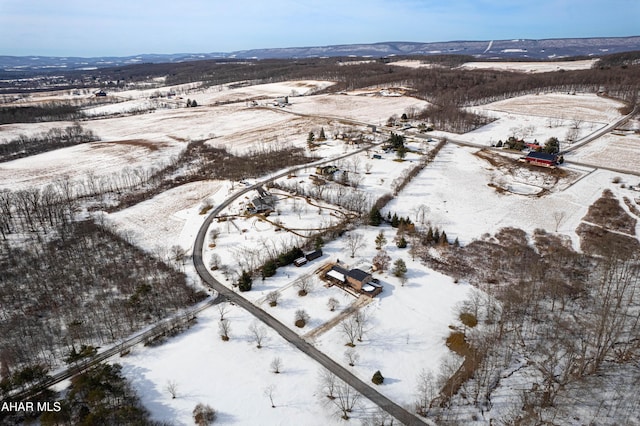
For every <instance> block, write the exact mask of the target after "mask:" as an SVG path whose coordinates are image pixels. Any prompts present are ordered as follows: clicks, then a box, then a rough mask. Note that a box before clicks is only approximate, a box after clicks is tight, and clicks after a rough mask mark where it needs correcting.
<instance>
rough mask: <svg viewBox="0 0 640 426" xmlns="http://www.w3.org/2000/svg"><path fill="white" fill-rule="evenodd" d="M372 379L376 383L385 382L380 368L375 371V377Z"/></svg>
mask: <svg viewBox="0 0 640 426" xmlns="http://www.w3.org/2000/svg"><path fill="white" fill-rule="evenodd" d="M371 381H372V382H373V383H374V384H376V385H381V384H382V383H384V377H383V376H382V373H381V372H380V370H378V371H376V372H375V373H373V377H372V378H371Z"/></svg>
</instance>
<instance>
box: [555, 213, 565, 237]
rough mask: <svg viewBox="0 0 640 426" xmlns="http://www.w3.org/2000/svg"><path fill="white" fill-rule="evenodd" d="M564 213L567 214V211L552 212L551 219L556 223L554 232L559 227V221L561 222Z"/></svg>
mask: <svg viewBox="0 0 640 426" xmlns="http://www.w3.org/2000/svg"><path fill="white" fill-rule="evenodd" d="M566 215H567V212H565V211H556V212H554V213H553V220H554V221H555V223H556V232H558V228H559V227H560V223H562V221H563V220H564V218H565V217H566Z"/></svg>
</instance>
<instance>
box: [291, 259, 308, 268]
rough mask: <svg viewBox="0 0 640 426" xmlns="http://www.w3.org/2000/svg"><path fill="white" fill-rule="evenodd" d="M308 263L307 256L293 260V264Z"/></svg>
mask: <svg viewBox="0 0 640 426" xmlns="http://www.w3.org/2000/svg"><path fill="white" fill-rule="evenodd" d="M306 263H307V258H306V257H299V258H297V259H296V260H294V261H293V264H294V265H296V266H302V265H304V264H306Z"/></svg>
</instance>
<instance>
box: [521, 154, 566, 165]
mask: <svg viewBox="0 0 640 426" xmlns="http://www.w3.org/2000/svg"><path fill="white" fill-rule="evenodd" d="M524 161H525V162H527V163H529V164H533V165H535V166H543V167H555V166H557V165H558V156H557V155H556V154H547V153H546V152H536V151H531V152H530V153H529V154H527V156H526V157H524Z"/></svg>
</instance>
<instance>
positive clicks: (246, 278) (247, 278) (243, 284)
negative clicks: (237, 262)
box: [238, 271, 253, 291]
mask: <svg viewBox="0 0 640 426" xmlns="http://www.w3.org/2000/svg"><path fill="white" fill-rule="evenodd" d="M252 285H253V278H251V274H250V273H249V272H247V271H242V275H240V279H239V280H238V289H239V290H240V291H249V290H251V286H252Z"/></svg>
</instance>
